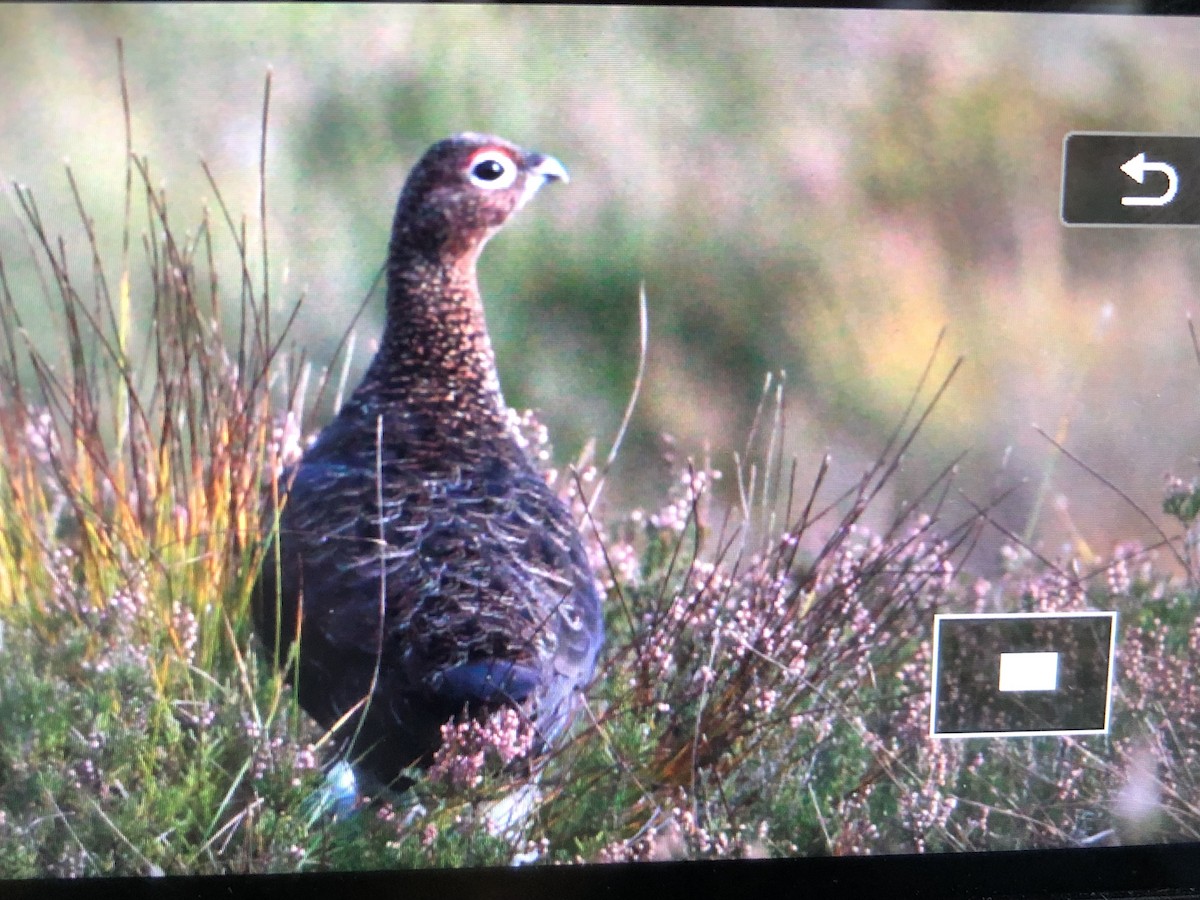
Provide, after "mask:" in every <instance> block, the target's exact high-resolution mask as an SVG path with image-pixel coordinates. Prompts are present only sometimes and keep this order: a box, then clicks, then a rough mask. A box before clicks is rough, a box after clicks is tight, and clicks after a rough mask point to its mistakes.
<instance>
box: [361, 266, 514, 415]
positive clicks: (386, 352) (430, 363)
mask: <svg viewBox="0 0 1200 900" xmlns="http://www.w3.org/2000/svg"><path fill="white" fill-rule="evenodd" d="M481 249H482V247H481V246H479V247H475V248H472V250H471V251H470V252H467V253H461V254H458V255H456V256H454V257H453V258H447V256H446V255H445V254H437V253H429V252H425V251H421V250H413V249H410V248H407V247H404V246H403V245H400V246H397V245H393V247H392V252H391V254H390V258H389V261H388V273H387V281H388V296H387V324H386V327H385V329H384V335H383V340H382V341H381V343H380V347H379V352H378V353H377V354H376V356H375V359H374V361H373V362H372V363H371V366H370V368H369V369H368V372H367V375H366V377H365V379H364V387H366V386H367V382H371V383H372V384H373V385H374V386H373V387H372V390H373V391H376V392H381V393H382V394H383V395H384V396H387V397H388V398H389V399H390V398H395V399H396V400H398V401H402V402H404V404H405V405H406V406H408V407H409V408H412V409H428V410H430V411H431V412H436V411H438V410H442V409H446V408H448V409H450V410H451V411H452V412H453V415H454V417H455V418H460V419H461V418H463V417H467V418H469V419H471V420H474V421H476V422H480V423H482V422H488V423H495V424H497V425H501V427H503V422H504V421H505V414H504V413H505V405H504V399H503V397H502V396H501V393H500V379H499V375H498V373H497V371H496V357H495V353H494V351H493V350H492V342H491V339H490V338H489V337H488V331H487V322H486V320H485V318H484V311H483V300H482V298H481V297H480V295H479V283H478V280H477V278H476V274H475V262H476V260H477V259H478V257H479V252H480V250H481Z"/></svg>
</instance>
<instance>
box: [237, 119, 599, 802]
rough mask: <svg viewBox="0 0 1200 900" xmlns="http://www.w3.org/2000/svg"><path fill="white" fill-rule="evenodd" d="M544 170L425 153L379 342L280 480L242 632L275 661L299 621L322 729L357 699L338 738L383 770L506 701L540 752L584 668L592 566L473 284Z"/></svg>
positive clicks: (392, 270)
mask: <svg viewBox="0 0 1200 900" xmlns="http://www.w3.org/2000/svg"><path fill="white" fill-rule="evenodd" d="M481 154H483V156H481ZM493 158H495V159H498V160H500V162H499V163H498V164H497V165H500V166H502V165H503V162H504V161H505V160H507V161H509V162H510V163H511V165H512V166H513V167H514V172H513V173H509V174H513V175H514V176H515V177H513V180H512V182H511V184H508V185H504V186H500V187H491V186H490V185H489V183H488V182H487V181H486V180H485V179H482V178H480V177H474V178H473V175H476V174H477V173H482V174H483V175H487V174H488V173H490V172H491V171H492V167H491V166H487V167H486V168H483V167H482V166H483V165H484V164H486V163H487V162H488V161H489V160H491V159H493ZM481 159H482V160H483V163H481V162H480V160H481ZM564 176H565V173H564V172H563V171H562V168H561V166H559V165H558V164H557V163H556V162H554V161H553V160H550V159H549V158H548V157H543V156H540V155H538V154H533V153H528V152H526V151H522V150H520V149H519V148H517V147H514V146H513V145H511V144H509V143H507V142H505V141H502V140H500V139H498V138H494V137H488V136H484V135H471V134H468V135H459V136H458V137H455V138H450V139H448V140H446V141H442V142H441V143H439V144H435V145H434V146H433V147H432V148H430V150H429V151H428V152H427V153H426V155H425V156H424V157H423V158H422V160H421V161H420V162H419V163H418V164H417V166H416V167H415V168H414V169H413V171H412V173H411V174H410V176H409V179H408V182H407V183H406V185H405V188H404V191H403V192H402V194H401V197H400V201H399V205H398V208H397V213H396V219H395V223H394V225H393V232H392V240H391V245H390V253H389V259H388V310H387V325H386V328H385V332H384V335H383V339H382V341H381V345H380V350H379V352H378V354H377V355H376V357H375V359H374V360H373V361H372V363H371V366H370V368H369V369H368V371H367V374H366V376H365V377H364V379H363V382H362V384H361V385H360V386H359V387H358V389H357V390H356V391H355V392H354V394H353V395H352V396H351V397H350V398H349V400H348V401H347V402H346V404H345V406H344V407H343V408H342V409H341V410H340V412H339V413H338V415H337V417H336V418H335V419H334V420H333V421H332V422H331V423H330V424H329V425H328V426H327V427H326V428H325V429H324V430H323V431H322V432H321V434H320V435H319V437H318V439H317V441H316V442H315V443H314V444H313V446H312V447H311V448H310V449H309V450H308V451H307V452H306V453H305V454H304V456H303V458H302V459H301V461H300V462H299V464H298V465H297V466H296V467H295V469H294V470H292V471H290V472H288V473H285V475H284V477H283V479H282V483H283V485H284V486H285V487H286V502H285V503H284V504H283V506H282V508H281V510H280V512H279V516H278V526H279V527H278V536H277V539H276V541H275V542H274V543H273V544H272V546H271V547H270V548H269V550H268V553H267V555H266V558H265V561H264V564H263V567H262V571H261V574H260V577H259V581H258V583H257V584H256V586H255V589H254V594H253V598H252V600H253V609H254V615H255V624H256V627H257V631H258V634H259V637H260V639H261V640H262V642H263V644H264V645H265V647H267V648H268V651H269V652H270V653H271V654H272V657H273V659H274V660H275V661H276V662H277V663H278V664H283V663H284V662H285V661H286V660H287V658H288V654H289V652H290V651H291V650H292V648H293V643H294V640H295V638H296V636H297V634H298V636H299V645H298V648H297V657H296V660H297V661H296V665H295V668H294V674H295V678H294V682H295V687H296V690H297V692H298V695H299V700H300V703H301V705H302V706H303V707H304V708H305V709H306V710H307V711H308V712H309V713H310V714H311V715H312V716H313V717H314V718H315V719H316V720H317V721H318V722H319V723H321V724H322V725H323V726H325V727H327V728H328V727H332V726H334V725H335V723H337V722H338V721H339V720H340V719H341V718H342V717H343V716H344V715H345V714H346V713H347V712H349V711H351V710H353V709H355V707H356V705H358V704H360V701H363V700H364V698H367V702H366V703H365V704H364V705H363V706H361V707H359V709H358V711H357V713H355V714H354V715H352V716H350V717H349V718H348V719H347V720H346V721H345V722H343V724H342V725H341V727H340V728H339V732H338V734H339V739H340V740H341V742H342V744H343V749H344V750H345V752H346V753H347V755H348V757H349V758H350V759H351V760H352V761H356V767H357V769H358V771H359V772H360V773H362V774H366V775H368V776H370V777H371V778H373V779H374V780H376V781H378V782H381V783H383V784H387V785H393V786H403V784H404V782H403V781H402V780H401V781H398V778H399V777H400V773H401V770H402V769H404V768H405V767H407V766H410V765H413V764H417V765H425V764H428V763H429V762H430V760H431V757H432V754H433V751H434V750H435V749H436V748H437V747H438V746H439V743H440V728H441V726H442V725H443V724H444V723H445V722H447V721H450V720H452V719H454V718H455V717H456V716H458V715H460V714H462V713H463V712H464V711H466V712H468V713H470V714H472V715H484V714H487V713H489V712H491V711H493V710H495V709H497V708H499V707H501V706H504V705H511V706H514V707H516V708H518V709H520V710H522V711H523V712H524V713H525V714H526V715H527V716H528V717H529V719H530V720H531V721H532V722H533V724H534V726H535V727H536V729H537V732H538V735H539V738H540V741H539V743H540V747H539V749H540V750H543V751H544V750H545V749H546V748H547V747H548V746H549V744H550V742H551V741H552V740H553V739H554V738H555V737H556V736H557V735H558V734H559V733H560V732H562V730H563V729H564V728H565V727H566V726H567V724H569V722H570V719H571V717H572V712H573V707H574V705H575V699H576V697H575V695H576V693H577V691H578V689H579V688H581V687H582V686H584V685H585V684H586V683H587V682H588V681H589V680H590V678H591V677H592V674H593V671H594V668H595V663H596V656H597V653H598V652H599V648H600V645H601V642H602V639H603V636H602V630H603V626H602V619H601V613H600V601H599V598H598V596H597V594H596V590H595V585H594V579H593V577H592V573H591V570H590V568H589V566H588V562H587V558H586V555H585V554H584V551H583V546H582V543H581V540H580V537H579V534H578V531H577V530H576V528H575V525H574V523H573V522H572V520H571V517H570V515H569V513H568V512H567V510H566V509H565V508H564V506H563V505H562V503H561V502H560V501H559V500H558V499H557V498H556V497H555V496H554V494H553V492H552V491H551V490H550V489H549V487H547V485H546V483H545V481H544V480H543V479H542V477H541V476H540V474H539V473H538V472H537V470H536V469H535V467H534V466H533V465H532V464H531V462H530V460H529V459H528V457H527V456H526V454H525V452H524V451H523V450H522V449H521V446H520V445H519V443H518V441H517V439H516V437H515V435H513V434H512V433H511V431H510V428H509V425H508V419H507V417H506V410H505V406H504V401H503V399H502V398H501V396H500V393H499V384H498V379H497V376H496V371H495V363H494V359H493V355H492V351H491V345H490V342H489V340H488V336H487V330H486V325H485V323H484V318H483V307H482V301H481V300H480V297H479V292H478V286H477V283H476V279H475V259H476V258H477V256H478V254H479V251H480V250H481V249H482V247H483V245H484V243H485V242H486V241H487V239H488V237H490V235H491V234H492V233H493V232H494V231H495V230H497V229H498V228H499V227H500V226H501V225H503V224H504V222H505V221H507V220H508V218H509V217H510V216H511V215H512V214H513V213H514V212H515V211H516V210H517V209H519V208H520V206H521V205H523V203H524V202H525V200H526V199H528V197H529V196H530V195H531V194H532V192H533V191H534V190H535V189H536V188H537V186H538V185H539V184H540V183H541V182H542V181H545V180H547V179H550V178H561V177H564ZM504 177H505V178H507V177H508V174H506V175H505V176H504ZM289 482H290V486H289ZM273 518H274V516H272V519H273ZM292 671H293V670H289V672H292ZM373 683H374V685H375V689H374V691H373V692H372V691H371V686H372V684H373ZM360 720H361V721H360ZM356 731H357V732H358V738H357V741H356V743H355V745H354V746H352V747H351V746H348V742H349V741H350V740H351V737H352V736H353V735H354V734H355V733H356Z"/></svg>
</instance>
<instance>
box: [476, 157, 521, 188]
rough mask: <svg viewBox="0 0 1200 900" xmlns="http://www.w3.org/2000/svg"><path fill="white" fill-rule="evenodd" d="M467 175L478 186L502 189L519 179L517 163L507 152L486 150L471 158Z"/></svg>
mask: <svg viewBox="0 0 1200 900" xmlns="http://www.w3.org/2000/svg"><path fill="white" fill-rule="evenodd" d="M467 175H468V177H469V178H470V179H471V183H472V184H473V185H475V186H476V187H481V188H486V189H487V190H489V191H493V190H501V189H503V188H506V187H512V183H513V182H514V181H516V180H517V164H516V163H515V162H513V160H512V157H510V156H509V155H508V154H507V153H502V152H500V151H499V150H485V151H483V152H482V153H480V154H478V155H477V156H475V158H474V159H472V160H471V168H470V169H469V170H468V173H467Z"/></svg>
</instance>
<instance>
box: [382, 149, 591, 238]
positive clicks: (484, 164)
mask: <svg viewBox="0 0 1200 900" xmlns="http://www.w3.org/2000/svg"><path fill="white" fill-rule="evenodd" d="M567 180H568V179H567V171H566V169H564V168H563V166H562V163H560V162H559V161H558V160H556V159H554V158H553V157H551V156H545V155H543V154H541V153H535V152H533V151H530V150H523V149H521V148H520V147H518V146H516V145H515V144H512V143H510V142H508V141H506V140H504V139H503V138H498V137H494V136H492V135H486V134H474V133H470V132H467V133H463V134H458V135H455V136H454V137H450V138H446V139H445V140H442V141H438V143H436V144H434V145H433V146H432V147H430V148H429V149H428V150H427V151H426V152H425V155H424V156H422V157H421V159H420V161H419V162H418V163H417V164H416V165H415V166H414V167H413V170H412V172H411V173H410V174H409V176H408V181H407V182H405V185H404V190H403V191H402V192H401V194H400V202H399V205H398V206H397V209H396V223H395V229H394V235H393V240H402V241H404V242H406V243H407V244H409V245H410V246H415V248H416V249H421V250H425V251H433V252H436V253H438V254H439V255H445V254H450V255H463V254H468V253H471V251H476V252H477V251H478V250H479V249H480V248H481V247H482V246H483V244H484V243H485V242H486V241H487V239H488V238H489V237H490V236H491V235H492V234H494V233H495V232H496V230H497V229H499V228H500V227H501V226H503V225H504V223H505V222H507V221H508V220H509V218H511V217H512V215H513V214H514V213H515V212H516V211H517V210H519V209H520V208H521V207H522V206H524V205H525V204H526V203H527V202H528V201H529V199H530V198H531V197H532V196H533V195H534V194H535V193H537V190H538V188H540V187H541V186H542V185H543V184H545V183H546V182H548V181H562V182H566V181H567Z"/></svg>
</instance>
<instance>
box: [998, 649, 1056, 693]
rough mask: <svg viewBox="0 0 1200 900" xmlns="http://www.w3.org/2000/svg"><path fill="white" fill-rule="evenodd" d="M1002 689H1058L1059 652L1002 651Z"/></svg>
mask: <svg viewBox="0 0 1200 900" xmlns="http://www.w3.org/2000/svg"><path fill="white" fill-rule="evenodd" d="M1000 690H1002V691H1056V690H1058V654H1057V653H1001V654H1000Z"/></svg>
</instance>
